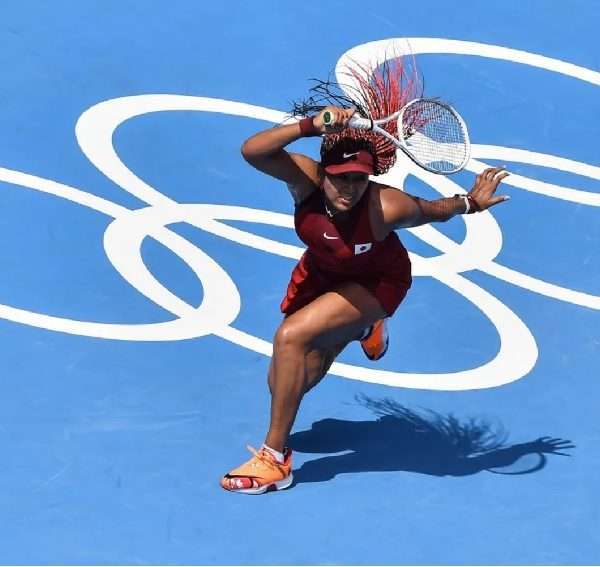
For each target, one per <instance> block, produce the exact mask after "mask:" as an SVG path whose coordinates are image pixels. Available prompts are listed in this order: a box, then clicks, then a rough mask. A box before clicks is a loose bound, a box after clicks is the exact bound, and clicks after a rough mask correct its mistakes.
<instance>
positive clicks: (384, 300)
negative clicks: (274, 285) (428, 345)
mask: <svg viewBox="0 0 600 567" xmlns="http://www.w3.org/2000/svg"><path fill="white" fill-rule="evenodd" d="M371 190H372V185H369V187H368V188H367V190H366V191H365V193H364V195H363V196H362V198H361V199H360V201H359V202H358V203H357V204H356V205H355V206H354V207H353V208H352V209H351V210H350V211H349V213H348V214H349V215H350V217H349V219H348V221H347V222H345V223H344V225H343V226H339V227H338V226H336V225H335V224H334V223H333V222H332V219H331V218H330V217H329V216H328V215H327V212H326V210H325V198H324V195H323V191H322V190H321V189H318V190H316V191H314V192H313V193H312V194H311V195H310V197H308V199H306V200H305V201H304V202H303V203H301V204H300V205H298V206H297V207H296V211H295V214H294V223H295V226H296V232H297V234H298V236H299V237H300V239H301V240H302V241H303V242H304V243H305V244H306V246H307V250H306V251H305V252H304V254H303V255H302V257H301V258H300V260H299V262H298V264H296V267H295V268H294V271H293V272H292V277H291V279H290V283H289V284H288V288H287V293H286V296H285V297H284V299H283V301H282V302H281V311H282V312H283V313H285V314H286V315H291V314H292V313H294V312H295V311H298V310H299V309H301V308H302V307H304V306H305V305H307V304H309V303H310V302H311V301H313V300H314V299H316V298H317V297H319V296H320V295H323V294H324V293H325V292H327V291H331V290H332V289H334V288H335V287H336V286H338V285H340V284H342V283H344V282H350V281H351V282H356V283H358V284H360V285H362V286H363V287H365V288H366V289H368V290H369V291H370V292H371V293H372V294H373V295H374V296H375V297H376V298H377V300H378V301H379V303H380V304H381V306H382V307H383V309H384V310H385V311H386V313H387V314H388V315H392V314H393V313H394V311H396V309H397V308H398V306H399V305H400V303H401V302H402V300H403V299H404V297H405V295H406V292H407V291H408V289H409V288H410V286H411V283H412V278H411V267H410V260H409V258H408V252H407V251H406V249H405V248H404V246H403V245H402V243H401V242H400V239H399V238H398V236H397V234H396V233H395V232H393V231H392V232H391V233H390V234H388V236H387V237H386V238H385V239H384V240H382V241H381V242H376V241H375V238H374V237H373V232H372V230H371V223H370V220H369V202H370V193H371Z"/></svg>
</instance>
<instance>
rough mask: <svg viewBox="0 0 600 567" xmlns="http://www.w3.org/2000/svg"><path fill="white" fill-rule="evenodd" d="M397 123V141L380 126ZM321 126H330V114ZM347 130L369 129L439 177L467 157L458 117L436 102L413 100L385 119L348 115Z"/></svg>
mask: <svg viewBox="0 0 600 567" xmlns="http://www.w3.org/2000/svg"><path fill="white" fill-rule="evenodd" d="M392 120H397V121H398V138H395V137H394V136H392V134H390V133H389V132H387V131H386V130H384V129H383V128H382V127H381V126H382V125H384V124H387V123H388V122H391V121H392ZM323 123H324V124H325V126H327V125H329V124H332V123H333V116H332V114H331V113H330V112H329V111H327V112H325V113H324V114H323ZM348 127H350V128H358V129H360V130H371V131H373V132H375V133H376V134H379V135H381V136H384V137H385V138H387V139H388V140H390V141H391V142H393V143H394V144H395V145H396V146H397V147H398V148H400V149H401V150H402V151H403V152H404V153H405V154H406V155H407V156H408V157H409V158H410V159H411V160H413V161H414V162H415V163H416V164H417V165H418V166H420V167H422V168H423V169H426V170H427V171H431V172H432V173H439V174H441V175H449V174H451V173H456V172H458V171H460V170H461V169H463V168H464V167H465V165H467V162H468V161H469V157H470V155H471V143H470V142H469V133H468V131H467V126H466V124H465V122H464V120H463V119H462V118H461V116H460V114H458V112H456V110H454V109H453V108H452V107H451V106H449V105H448V104H445V103H443V102H440V101H439V100H433V99H427V98H417V99H415V100H412V101H410V102H409V103H407V104H406V105H405V106H404V107H402V109H400V110H399V111H398V112H395V113H394V114H391V115H390V116H387V117H386V118H382V119H380V120H373V119H371V118H363V117H362V116H352V118H350V120H349V121H348Z"/></svg>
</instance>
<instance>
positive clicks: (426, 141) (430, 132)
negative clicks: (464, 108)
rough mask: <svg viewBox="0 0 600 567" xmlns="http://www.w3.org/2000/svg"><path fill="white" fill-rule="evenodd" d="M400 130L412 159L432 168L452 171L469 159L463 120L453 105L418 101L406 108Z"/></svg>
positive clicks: (401, 118)
mask: <svg viewBox="0 0 600 567" xmlns="http://www.w3.org/2000/svg"><path fill="white" fill-rule="evenodd" d="M400 122H401V127H400ZM399 130H400V131H401V132H402V134H403V137H404V143H405V146H406V148H407V149H408V151H409V152H410V153H411V154H412V156H413V159H415V160H416V161H417V162H420V163H422V164H424V165H426V166H427V167H428V168H429V169H435V170H436V171H438V172H439V173H452V172H453V171H457V170H458V169H459V168H460V167H462V166H463V165H464V162H465V160H466V159H467V158H468V139H467V134H466V130H465V128H464V126H463V124H462V122H461V121H460V120H459V119H458V117H457V116H456V115H455V114H454V113H453V112H452V110H451V109H450V108H448V107H446V106H445V105H443V104H440V103H438V102H436V101H428V100H421V101H416V102H415V104H414V105H411V106H409V107H407V108H406V109H405V111H404V113H403V115H402V116H401V117H400V119H399Z"/></svg>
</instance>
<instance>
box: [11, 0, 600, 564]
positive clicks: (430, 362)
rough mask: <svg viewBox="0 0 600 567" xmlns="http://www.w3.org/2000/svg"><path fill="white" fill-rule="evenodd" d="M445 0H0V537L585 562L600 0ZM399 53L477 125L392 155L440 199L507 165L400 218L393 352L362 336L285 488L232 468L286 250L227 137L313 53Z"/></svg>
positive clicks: (132, 558) (377, 560)
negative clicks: (3, 0)
mask: <svg viewBox="0 0 600 567" xmlns="http://www.w3.org/2000/svg"><path fill="white" fill-rule="evenodd" d="M448 9H449V5H448V3H446V2H441V1H439V0H432V1H431V2H428V3H426V4H414V5H410V6H409V5H408V4H399V3H397V2H393V1H391V0H382V1H380V2H378V3H377V4H375V5H367V4H365V3H359V2H356V1H354V0H350V1H349V2H345V3H338V2H329V3H322V2H316V1H312V0H310V1H307V2H302V3H291V2H258V3H245V2H230V3H221V4H219V3H208V2H206V3H205V2H192V1H187V0H180V1H175V2H171V3H166V2H154V3H147V2H141V1H123V2H118V3H117V2H106V3H90V2H88V3H75V2H68V1H57V2H52V3H46V2H41V1H31V2H23V3H18V4H17V3H13V4H11V5H10V6H8V5H7V6H5V10H4V16H3V25H2V31H1V36H2V50H1V51H0V58H1V60H2V68H3V70H4V74H3V80H2V89H1V90H0V93H1V100H2V104H1V105H0V125H1V127H0V148H1V153H0V155H1V157H0V206H1V210H2V214H1V216H0V235H1V241H0V251H1V252H0V253H1V258H2V268H3V277H2V278H1V279H0V333H1V335H2V353H3V371H2V378H1V379H0V443H1V445H0V446H2V447H3V464H2V466H1V467H0V524H1V525H2V529H1V531H0V534H1V535H0V562H1V563H3V564H232V565H236V564H265V565H271V564H351V565H364V564H376V565H377V564H381V565H383V564H411V565H435V564H448V565H461V564H489V565H496V564H506V565H517V564H548V565H558V564H571V565H583V564H596V563H599V562H600V533H599V531H598V527H597V526H598V525H599V524H600V497H599V496H598V490H597V485H598V470H599V469H600V450H599V440H600V425H599V423H598V399H599V396H600V383H599V381H598V376H599V375H600V363H599V360H600V356H599V355H600V319H599V316H598V310H599V309H600V254H599V250H600V246H599V245H600V222H599V216H598V214H599V209H598V207H599V206H600V159H599V157H598V155H599V154H598V144H597V139H598V134H599V133H600V128H599V123H598V116H600V97H598V87H599V86H600V59H599V57H598V53H597V49H596V47H595V46H596V44H597V22H598V18H599V15H600V5H599V4H598V2H595V1H592V0H587V1H583V0H581V1H580V0H577V1H574V2H571V3H569V4H568V5H567V4H565V5H563V4H559V3H548V2H541V1H537V0H535V1H534V0H532V1H528V2H518V1H516V0H509V1H507V2H503V3H501V4H500V3H493V2H492V3H477V2H466V3H460V4H457V5H456V6H455V7H454V8H453V10H454V11H453V12H451V13H450V12H449V11H448ZM398 53H412V54H414V56H415V58H416V62H417V65H418V67H419V69H420V71H421V73H422V74H423V76H424V79H425V94H426V95H427V96H430V97H440V98H442V99H444V100H447V101H449V102H450V103H451V104H452V105H454V106H455V107H456V108H457V109H458V110H459V112H460V113H461V114H462V115H463V116H464V118H465V120H466V122H467V124H468V126H469V131H470V136H471V141H472V144H473V148H472V159H471V161H470V163H469V165H468V166H467V169H466V170H465V171H462V172H460V173H459V174H456V175H453V176H451V177H448V178H444V177H440V176H435V175H433V174H429V173H426V172H424V171H422V170H419V168H418V167H416V166H415V165H414V164H413V163H412V162H411V161H410V160H408V158H405V157H404V156H402V155H401V156H399V158H398V161H397V164H396V166H395V167H394V168H393V169H392V171H391V172H389V173H388V174H386V178H387V180H388V182H389V183H390V184H392V185H396V186H398V187H403V188H404V189H405V190H406V191H407V192H409V193H412V194H415V195H419V196H421V197H424V198H429V199H433V198H438V197H439V196H451V195H453V194H455V193H457V192H458V191H459V190H461V189H465V190H468V189H469V188H470V187H471V185H472V183H473V179H474V176H475V174H476V173H479V172H480V171H481V170H482V169H483V168H484V167H486V166H491V165H502V164H506V166H507V168H508V170H509V171H510V172H511V176H510V177H509V178H508V179H507V180H506V181H505V182H504V183H503V186H502V193H503V194H507V195H510V197H511V200H510V201H509V202H508V203H507V204H503V205H501V206H498V207H496V208H494V209H492V210H490V211H486V212H484V213H481V214H478V215H469V216H468V217H467V216H464V217H457V218H455V219H453V220H451V221H449V222H448V223H437V224H434V225H429V226H426V227H420V228H418V229H410V230H401V231H399V236H400V238H401V240H402V242H403V243H404V244H405V246H406V247H407V249H408V250H409V252H410V254H411V259H412V262H413V268H414V275H415V278H414V283H413V287H412V289H411V291H410V292H409V294H408V296H407V298H406V300H405V302H404V303H403V305H402V306H401V307H400V308H399V310H398V312H397V313H396V315H395V316H394V317H393V319H391V321H390V332H391V344H390V349H389V352H388V353H387V355H386V356H385V358H383V359H382V360H381V361H380V362H376V363H373V362H370V361H368V360H367V359H366V358H365V357H364V355H363V353H362V351H361V350H360V348H359V346H358V344H357V343H354V344H352V345H350V347H349V348H348V349H346V350H345V351H344V352H343V353H342V355H341V356H340V357H339V359H338V361H337V362H336V363H335V364H334V366H333V367H332V369H331V372H330V374H329V375H328V376H327V378H326V379H325V380H324V381H323V382H322V383H321V384H320V385H319V387H318V388H316V389H315V390H314V391H311V392H310V393H309V394H308V395H307V396H306V398H305V399H304V401H303V404H302V406H301V409H300V413H299V415H298V418H297V420H296V423H295V426H294V429H293V434H292V437H291V440H290V444H291V446H292V448H293V449H294V451H295V453H294V459H295V460H294V470H295V473H294V474H295V483H294V485H293V486H292V487H291V488H290V489H288V490H285V491H281V492H276V493H269V494H266V495H264V496H262V497H249V496H244V495H238V494H232V493H228V492H226V491H224V490H222V489H221V488H220V487H219V478H220V476H221V475H222V474H224V473H225V472H227V471H228V470H230V469H231V468H232V467H234V466H237V465H238V464H239V463H241V462H242V461H243V460H245V459H246V458H247V456H248V455H249V454H248V453H247V451H246V448H245V447H246V445H247V444H250V445H253V446H255V447H256V446H260V444H261V443H262V442H263V440H264V434H265V430H266V427H267V425H268V416H269V412H268V408H269V400H270V398H269V392H268V389H267V383H266V376H267V369H268V365H269V355H270V352H271V341H272V337H273V333H274V331H275V329H276V328H277V325H278V324H279V322H280V321H281V313H280V312H279V303H280V300H281V298H282V296H283V294H284V292H285V288H286V285H287V282H288V279H289V274H290V271H291V270H292V268H293V266H294V264H295V262H296V260H297V258H298V257H299V256H300V255H301V253H302V250H303V248H302V243H301V242H300V240H298V238H297V237H296V235H295V233H294V230H293V202H292V199H291V198H290V195H289V193H288V191H287V190H286V187H285V185H284V184H283V183H280V182H277V181H275V180H274V179H272V178H269V177H267V176H265V175H263V174H260V173H259V172H257V171H255V170H254V169H252V168H251V167H250V166H249V165H247V164H246V163H245V162H244V160H243V158H242V157H241V155H240V146H241V144H242V142H243V141H244V140H245V139H246V138H248V137H249V136H250V135H252V134H253V133H255V132H257V131H258V130H260V129H264V128H266V127H268V126H269V125H272V124H277V123H280V122H282V121H283V120H285V119H286V113H287V111H288V110H289V109H290V108H291V103H292V101H294V100H297V99H298V98H301V97H303V96H305V94H306V92H307V91H308V89H309V88H310V86H311V82H310V79H311V78H313V77H317V78H322V79H324V78H327V77H328V76H329V75H330V74H331V76H335V71H336V68H338V69H339V67H340V66H341V65H343V63H344V62H346V61H348V60H353V61H359V62H366V61H370V60H378V61H381V60H384V59H385V58H386V57H387V58H389V57H392V56H394V54H398ZM294 147H295V149H296V150H297V151H300V152H305V153H307V154H308V155H311V156H313V157H315V158H316V157H317V156H318V141H315V140H310V139H303V140H300V141H299V142H297V143H296V144H295V146H294Z"/></svg>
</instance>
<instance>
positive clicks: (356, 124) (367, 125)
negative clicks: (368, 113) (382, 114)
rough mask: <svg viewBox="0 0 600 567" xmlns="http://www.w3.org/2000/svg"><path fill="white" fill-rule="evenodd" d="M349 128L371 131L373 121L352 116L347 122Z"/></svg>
mask: <svg viewBox="0 0 600 567" xmlns="http://www.w3.org/2000/svg"><path fill="white" fill-rule="evenodd" d="M348 127H349V128H356V129H357V130H372V129H373V121H372V120H371V119H370V118H363V117H362V116H356V115H354V116H353V117H352V118H350V120H348Z"/></svg>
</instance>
